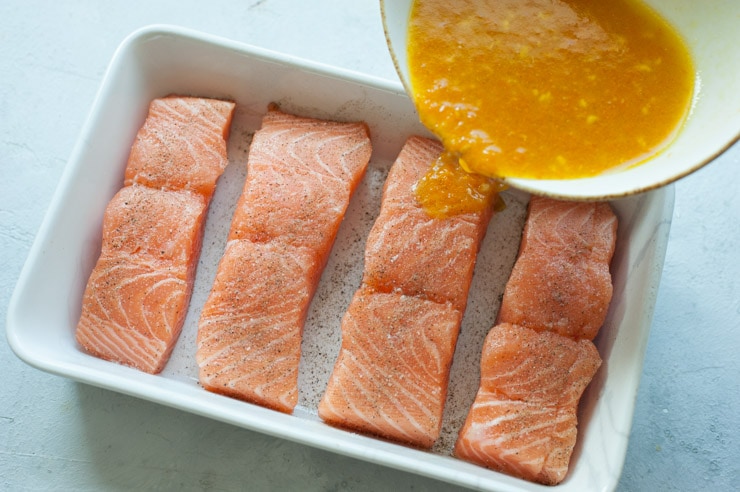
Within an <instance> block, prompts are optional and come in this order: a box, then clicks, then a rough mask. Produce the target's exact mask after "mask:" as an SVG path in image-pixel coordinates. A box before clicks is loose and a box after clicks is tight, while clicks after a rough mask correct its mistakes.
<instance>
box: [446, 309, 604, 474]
mask: <svg viewBox="0 0 740 492" xmlns="http://www.w3.org/2000/svg"><path fill="white" fill-rule="evenodd" d="M600 365H601V358H600V357H599V353H598V351H597V349H596V347H595V346H594V345H593V343H592V342H591V341H589V340H584V339H582V340H573V339H570V338H567V337H564V336H562V335H559V334H557V333H553V332H549V331H540V332H538V331H535V330H532V329H530V328H526V327H522V326H517V325H513V324H509V323H503V324H500V325H497V326H495V327H493V328H492V329H491V331H490V332H489V333H488V335H487V337H486V340H485V342H484V348H483V355H482V358H481V382H480V387H479V390H478V393H477V395H476V397H475V401H474V402H473V405H472V408H471V410H470V412H469V413H468V416H467V419H466V421H465V424H464V425H463V428H462V430H461V431H460V434H459V437H458V440H457V442H456V444H455V450H454V454H455V456H457V457H458V458H461V459H463V460H467V461H470V462H473V463H476V464H480V465H482V466H485V467H488V468H491V469H493V470H496V471H500V472H504V473H507V474H510V475H513V476H517V477H520V478H523V479H525V480H529V481H534V482H539V483H543V484H547V485H554V484H557V483H560V482H561V481H562V480H563V479H564V478H565V476H566V474H567V472H568V465H569V462H570V457H571V455H572V452H573V448H574V446H575V443H576V436H577V408H578V402H579V400H580V398H581V395H582V393H583V391H584V389H585V388H586V386H587V385H588V384H589V382H590V381H591V379H592V378H593V376H594V374H595V373H596V371H597V370H598V368H599V366H600Z"/></svg>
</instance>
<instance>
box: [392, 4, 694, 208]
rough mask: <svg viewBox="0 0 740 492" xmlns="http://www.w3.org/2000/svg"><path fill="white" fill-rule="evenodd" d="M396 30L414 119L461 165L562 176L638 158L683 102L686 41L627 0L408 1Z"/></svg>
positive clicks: (653, 145) (486, 171)
mask: <svg viewBox="0 0 740 492" xmlns="http://www.w3.org/2000/svg"><path fill="white" fill-rule="evenodd" d="M408 29H409V30H408V52H407V56H408V64H409V74H410V83H411V86H412V88H413V91H412V92H413V95H412V97H413V99H414V103H415V105H416V107H417V110H418V112H419V115H420V118H421V121H422V123H423V124H424V125H425V126H427V127H428V128H429V129H430V130H431V131H432V132H434V133H435V134H436V135H437V136H438V137H439V138H440V139H441V140H442V143H443V144H444V146H445V148H446V149H447V151H448V152H449V153H450V155H451V156H454V158H457V159H459V162H460V165H461V166H462V168H463V169H464V170H465V171H467V172H470V173H475V174H480V175H483V176H488V177H494V178H495V177H498V178H503V177H514V178H533V179H573V178H583V177H591V176H596V175H599V174H602V173H605V172H609V171H615V170H619V169H624V168H627V167H630V166H634V165H638V164H640V163H641V162H644V161H645V160H647V159H649V158H650V157H652V156H654V155H656V154H658V153H660V152H661V150H662V149H664V148H665V147H666V146H667V144H668V143H670V141H671V140H672V139H673V137H674V136H675V135H676V133H677V132H678V130H679V129H680V127H681V124H682V122H683V121H684V120H685V118H686V115H687V114H688V111H689V108H690V104H691V99H692V95H693V90H694V77H695V75H694V68H693V64H692V60H691V57H690V55H689V52H688V49H687V48H686V46H685V44H684V43H683V41H682V39H681V38H680V36H679V35H678V34H677V33H676V31H675V30H674V29H673V28H672V27H671V26H670V25H669V24H667V23H666V22H665V21H664V20H663V19H662V18H661V17H660V16H659V15H658V14H657V13H655V12H654V11H653V10H651V9H650V8H649V7H647V6H645V5H643V4H642V3H640V2H639V1H637V0H609V1H603V0H456V1H454V2H451V1H449V0H416V1H415V2H414V4H413V7H412V11H411V16H410V21H409V28H408ZM449 159H450V157H448V158H447V160H449ZM435 168H439V166H435ZM431 172H432V173H433V172H435V171H434V170H432V171H431ZM494 188H495V187H494ZM422 195H423V193H422ZM422 198H423V197H422Z"/></svg>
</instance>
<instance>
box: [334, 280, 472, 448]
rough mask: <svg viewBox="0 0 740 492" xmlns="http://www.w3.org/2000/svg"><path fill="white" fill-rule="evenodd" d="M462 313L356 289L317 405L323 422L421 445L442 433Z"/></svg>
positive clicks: (416, 299) (410, 298) (412, 298)
mask: <svg viewBox="0 0 740 492" xmlns="http://www.w3.org/2000/svg"><path fill="white" fill-rule="evenodd" d="M461 318H462V313H461V312H460V311H459V310H457V309H455V308H454V307H453V306H452V305H451V304H450V303H445V304H440V303H437V302H433V301H428V300H425V299H421V298H420V297H415V296H406V295H403V294H394V293H390V294H387V293H378V292H374V291H373V290H371V289H368V288H363V289H360V290H358V291H357V292H356V293H355V295H354V297H353V299H352V301H351V303H350V305H349V308H348V310H347V312H346V314H345V315H344V317H343V319H342V345H341V349H340V353H339V358H338V359H337V362H336V365H335V368H334V371H333V372H332V375H331V379H330V381H329V385H328V388H327V390H326V393H325V395H324V398H323V399H322V400H321V403H320V406H319V415H320V416H321V418H322V419H324V420H325V421H328V422H331V423H332V424H335V425H338V426H341V427H346V428H350V429H354V430H358V431H361V432H367V433H371V434H376V435H379V436H382V437H385V438H388V439H392V440H395V441H401V442H406V443H409V444H413V445H416V446H420V447H425V448H428V447H431V446H432V444H434V441H435V440H436V439H437V437H438V436H439V431H440V428H441V426H442V411H441V409H442V408H443V406H444V402H445V398H446V396H447V383H448V374H449V370H450V364H451V363H452V355H453V353H454V351H455V342H456V340H457V335H458V331H459V328H460V321H461Z"/></svg>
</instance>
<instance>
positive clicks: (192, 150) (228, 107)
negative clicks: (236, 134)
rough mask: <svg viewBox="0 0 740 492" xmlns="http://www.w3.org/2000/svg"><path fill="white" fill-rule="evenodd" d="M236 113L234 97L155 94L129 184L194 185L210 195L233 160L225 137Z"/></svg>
mask: <svg viewBox="0 0 740 492" xmlns="http://www.w3.org/2000/svg"><path fill="white" fill-rule="evenodd" d="M233 114H234V103H233V102H231V101H221V100H218V99H202V98H196V97H176V96H170V97H164V98H161V99H155V100H154V101H152V103H151V104H150V106H149V114H148V115H147V118H146V120H145V121H144V125H143V126H142V127H141V129H140V130H139V132H138V133H137V135H136V141H135V142H134V145H133V147H132V149H131V154H130V156H129V160H128V164H127V166H126V173H125V176H124V185H125V186H129V185H132V184H141V185H144V186H148V187H149V188H155V189H163V190H191V191H194V192H196V193H198V194H200V195H202V196H204V197H205V198H206V199H210V197H211V195H212V194H213V192H214V190H215V189H216V181H217V180H218V178H219V177H220V176H221V174H222V173H223V171H224V168H225V167H226V164H228V160H227V158H226V141H227V140H228V137H229V131H230V129H231V120H232V118H233Z"/></svg>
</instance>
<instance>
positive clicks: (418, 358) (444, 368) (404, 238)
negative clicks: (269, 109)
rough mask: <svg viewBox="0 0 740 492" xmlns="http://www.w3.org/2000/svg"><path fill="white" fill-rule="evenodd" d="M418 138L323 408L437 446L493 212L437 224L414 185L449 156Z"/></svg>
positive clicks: (341, 418)
mask: <svg viewBox="0 0 740 492" xmlns="http://www.w3.org/2000/svg"><path fill="white" fill-rule="evenodd" d="M441 152H442V146H441V144H440V143H439V142H437V141H434V140H430V139H426V138H421V137H411V138H409V139H408V141H407V142H406V144H405V145H404V147H403V149H402V150H401V153H400V154H399V156H398V158H397V159H396V161H395V163H394V164H393V166H392V167H391V170H390V172H389V174H388V178H387V179H386V182H385V186H384V190H383V198H382V203H381V210H380V214H379V216H378V218H377V219H376V221H375V224H374V225H373V228H372V230H371V232H370V234H369V236H368V240H367V243H366V250H365V266H364V274H363V282H362V286H361V287H360V289H359V290H358V291H357V292H356V293H355V295H354V297H353V299H352V301H351V302H350V305H349V308H348V310H347V313H346V314H345V316H344V317H343V319H342V324H341V329H342V345H341V347H340V352H339V356H338V358H337V361H336V363H335V366H334V369H333V371H332V374H331V376H330V379H329V384H328V386H327V389H326V392H325V394H324V396H323V397H322V400H321V402H320V404H319V416H320V417H321V418H322V419H323V420H324V421H326V422H327V423H329V424H332V425H335V426H339V427H345V428H349V429H352V430H356V431H359V432H364V433H368V434H373V435H377V436H381V437H384V438H387V439H391V440H394V441H400V442H403V443H407V444H410V445H413V446H418V447H422V448H429V447H431V446H432V444H433V443H434V441H435V440H436V439H437V438H438V437H439V433H440V430H441V425H442V413H443V410H444V403H445V399H446V395H447V385H448V379H449V371H450V365H451V363H452V356H453V354H454V351H455V345H456V342H457V336H458V332H459V329H460V323H461V320H462V315H463V312H464V310H465V306H466V303H467V294H468V290H469V288H470V282H471V280H472V276H473V268H474V266H475V260H476V256H477V252H478V248H479V245H480V241H481V240H482V238H483V236H484V235H485V231H486V227H487V225H488V219H490V216H491V209H490V208H488V209H485V210H483V211H481V212H477V213H469V214H463V215H457V216H452V217H449V218H444V219H436V218H432V217H429V216H428V215H426V212H425V211H424V210H423V209H422V208H421V206H420V205H419V203H417V201H416V198H415V196H414V192H413V187H414V185H415V184H416V183H417V182H418V181H419V179H421V177H422V176H424V174H425V173H426V172H427V170H429V168H430V167H431V165H432V164H433V163H434V161H435V160H436V158H437V157H438V156H439V155H440V154H441Z"/></svg>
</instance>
